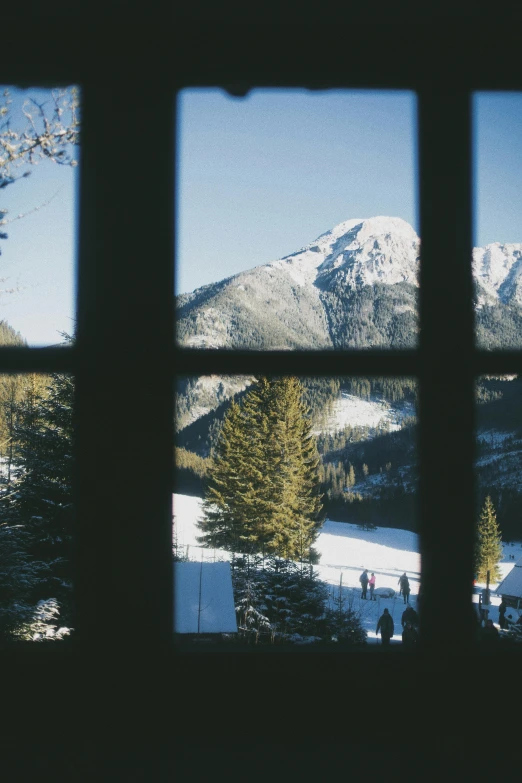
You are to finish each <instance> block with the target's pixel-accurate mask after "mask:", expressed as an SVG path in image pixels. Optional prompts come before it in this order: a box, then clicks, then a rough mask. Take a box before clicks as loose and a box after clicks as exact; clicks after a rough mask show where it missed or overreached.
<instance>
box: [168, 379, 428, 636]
mask: <svg viewBox="0 0 522 783" xmlns="http://www.w3.org/2000/svg"><path fill="white" fill-rule="evenodd" d="M240 389H242V390H241V391H240ZM234 390H235V391H234ZM198 395H200V396H198ZM203 395H204V396H203ZM212 397H213V399H212ZM416 397H417V388H416V382H415V381H414V380H413V379H411V378H373V379H368V378H300V379H296V378H288V377H287V378H272V379H255V378H252V377H246V376H243V377H242V376H226V377H221V376H220V377H219V378H218V377H217V376H214V377H202V378H195V377H191V378H187V377H179V379H178V394H177V403H178V413H179V416H180V418H179V419H178V426H177V437H176V474H175V484H174V498H173V514H174V526H173V553H174V560H175V564H174V571H175V585H174V588H175V607H176V611H175V630H176V633H177V637H178V640H180V641H181V642H187V641H188V642H190V643H194V642H198V641H200V642H201V641H205V642H207V643H208V642H212V641H214V642H217V641H221V642H222V641H223V640H224V639H226V640H227V641H228V642H231V643H233V642H241V643H256V644H292V643H294V644H295V643H299V644H305V643H308V644H329V645H330V644H334V645H338V646H339V647H347V648H353V646H355V647H361V646H365V645H366V644H376V643H379V644H380V643H381V635H380V631H379V635H378V636H377V634H376V628H377V623H378V620H379V618H380V617H381V615H382V614H386V613H385V612H384V609H386V610H387V613H388V614H389V615H390V617H391V618H392V620H393V623H394V635H393V637H392V640H391V643H392V644H402V633H403V625H402V623H403V620H404V623H406V622H407V619H408V618H407V617H404V618H403V613H404V612H405V611H406V609H408V605H409V606H411V608H412V609H413V610H415V613H413V618H412V619H413V624H414V625H415V621H416V620H418V614H417V616H416V613H418V609H419V605H418V598H419V588H420V556H419V546H418V538H417V518H416V491H417V448H416ZM187 411H189V412H190V414H191V415H187ZM186 422H189V423H186ZM198 564H199V565H198ZM227 564H229V565H227ZM365 569H367V571H368V577H369V578H371V577H372V575H373V576H374V577H375V583H374V587H373V589H372V588H371V584H372V583H373V580H372V582H370V585H369V586H367V588H366V590H363V589H362V586H361V583H360V581H359V579H360V576H361V574H362V572H363V570H365ZM403 576H407V580H406V581H407V582H408V585H409V590H408V591H406V595H405V594H404V593H403V594H401V588H402V582H401V577H403ZM220 584H221V585H222V588H220V587H219V585H220ZM223 595H225V596H226V595H228V598H226V597H224V598H222V596H223ZM371 597H373V598H374V600H373V601H371V600H370V598H371ZM247 606H248V607H250V609H249V611H246V607H247ZM232 609H234V610H235V618H236V626H235V627H234V629H233V630H232V631H230V629H229V626H227V623H230V622H231V618H232V620H233V618H234V614H233V613H232ZM408 612H409V613H410V610H409V609H408ZM415 632H416V629H415V628H414V630H413V631H412V630H411V629H408V632H407V634H406V637H408V635H410V636H413V637H415ZM407 642H408V638H406V642H405V644H406V645H407Z"/></svg>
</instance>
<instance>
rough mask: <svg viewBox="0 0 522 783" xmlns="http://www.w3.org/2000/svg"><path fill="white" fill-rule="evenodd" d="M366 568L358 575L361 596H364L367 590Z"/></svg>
mask: <svg viewBox="0 0 522 783" xmlns="http://www.w3.org/2000/svg"><path fill="white" fill-rule="evenodd" d="M368 581H369V577H368V569H367V568H365V569H364V571H363V572H362V574H361V575H360V577H359V582H360V583H361V587H362V592H361V598H366V591H367V590H368Z"/></svg>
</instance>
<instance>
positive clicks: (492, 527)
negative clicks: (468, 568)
mask: <svg viewBox="0 0 522 783" xmlns="http://www.w3.org/2000/svg"><path fill="white" fill-rule="evenodd" d="M501 560H502V540H501V537H500V533H499V529H498V523H497V516H496V513H495V508H494V506H493V503H492V501H491V497H490V496H489V495H488V496H487V498H486V500H485V501H484V505H483V507H482V512H481V514H480V519H479V523H478V527H477V543H476V547H475V573H476V575H477V580H478V581H479V582H485V581H486V579H487V573H488V571H489V578H490V580H491V581H492V582H499V581H500V579H501V578H502V574H501V572H500V568H499V567H498V564H499V562H500V561H501Z"/></svg>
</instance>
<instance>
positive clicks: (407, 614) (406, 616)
mask: <svg viewBox="0 0 522 783" xmlns="http://www.w3.org/2000/svg"><path fill="white" fill-rule="evenodd" d="M407 622H410V623H411V624H412V625H413V626H414V627H415V626H416V625H418V624H419V615H418V614H417V612H416V611H415V609H414V608H413V606H410V604H408V606H407V607H406V609H405V610H404V612H403V613H402V617H401V624H402V627H403V628H404V626H405V625H406V623H407Z"/></svg>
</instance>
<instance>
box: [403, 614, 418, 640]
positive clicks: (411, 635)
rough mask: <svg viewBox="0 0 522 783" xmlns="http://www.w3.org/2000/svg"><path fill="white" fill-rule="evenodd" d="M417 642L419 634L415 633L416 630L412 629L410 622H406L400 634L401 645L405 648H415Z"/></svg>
mask: <svg viewBox="0 0 522 783" xmlns="http://www.w3.org/2000/svg"><path fill="white" fill-rule="evenodd" d="M418 641H419V634H418V632H417V629H416V628H414V627H413V625H412V624H411V622H410V621H409V620H408V622H407V623H406V625H405V627H404V631H403V632H402V643H403V644H404V645H405V646H406V647H415V645H416V644H417V642H418Z"/></svg>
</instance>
